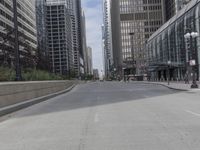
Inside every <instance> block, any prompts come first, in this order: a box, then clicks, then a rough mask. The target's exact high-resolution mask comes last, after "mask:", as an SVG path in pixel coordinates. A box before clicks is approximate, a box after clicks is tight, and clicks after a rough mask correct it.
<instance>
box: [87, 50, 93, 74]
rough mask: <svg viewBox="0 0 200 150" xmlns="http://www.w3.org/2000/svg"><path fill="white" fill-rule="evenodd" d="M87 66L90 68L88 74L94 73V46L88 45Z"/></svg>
mask: <svg viewBox="0 0 200 150" xmlns="http://www.w3.org/2000/svg"><path fill="white" fill-rule="evenodd" d="M87 66H88V67H87V68H88V74H89V75H92V74H93V64H92V48H91V47H87Z"/></svg>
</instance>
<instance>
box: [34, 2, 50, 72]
mask: <svg viewBox="0 0 200 150" xmlns="http://www.w3.org/2000/svg"><path fill="white" fill-rule="evenodd" d="M35 5H36V6H35V7H36V24H37V41H38V59H39V62H38V68H40V69H45V70H50V66H49V65H48V49H47V34H46V33H47V31H46V0H36V4H35Z"/></svg>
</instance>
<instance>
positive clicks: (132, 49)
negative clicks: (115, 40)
mask: <svg viewBox="0 0 200 150" xmlns="http://www.w3.org/2000/svg"><path fill="white" fill-rule="evenodd" d="M129 35H130V36H131V57H132V65H133V68H132V69H133V71H132V73H133V74H134V65H135V59H134V47H133V36H134V33H133V32H131V33H129Z"/></svg>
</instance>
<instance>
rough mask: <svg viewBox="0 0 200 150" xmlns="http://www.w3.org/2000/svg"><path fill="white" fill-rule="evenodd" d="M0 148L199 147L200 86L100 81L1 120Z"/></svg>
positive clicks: (144, 149) (147, 149)
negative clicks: (186, 88)
mask: <svg viewBox="0 0 200 150" xmlns="http://www.w3.org/2000/svg"><path fill="white" fill-rule="evenodd" d="M0 120H1V122H0V150H199V149H200V91H199V92H198V91H194V92H192V91H189V92H180V91H175V90H170V89H168V88H166V87H163V86H161V85H151V84H139V83H134V82H133V83H123V82H95V83H88V84H80V85H77V86H76V87H75V88H74V89H73V90H72V91H71V92H69V93H66V94H63V95H60V96H58V97H56V98H53V99H50V100H48V101H45V102H42V103H40V104H36V105H34V106H32V107H29V108H26V109H24V110H21V111H18V112H16V113H14V114H12V115H9V116H7V117H3V118H1V119H0Z"/></svg>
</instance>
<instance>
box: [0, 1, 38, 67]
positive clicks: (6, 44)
mask: <svg viewBox="0 0 200 150" xmlns="http://www.w3.org/2000/svg"><path fill="white" fill-rule="evenodd" d="M0 11H1V13H0V18H1V19H0V63H1V64H2V63H5V62H6V63H7V64H9V65H11V66H12V64H13V61H14V58H15V57H14V53H15V50H14V48H13V35H14V32H13V31H14V30H13V29H14V22H13V1H12V0H1V1H0ZM17 11H18V26H19V27H18V31H19V45H20V46H19V50H20V56H21V62H22V65H23V66H28V67H31V65H33V64H34V63H35V62H34V58H35V57H36V49H37V33H36V16H35V14H36V12H35V0H26V1H21V0H18V1H17ZM23 62H24V63H23Z"/></svg>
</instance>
